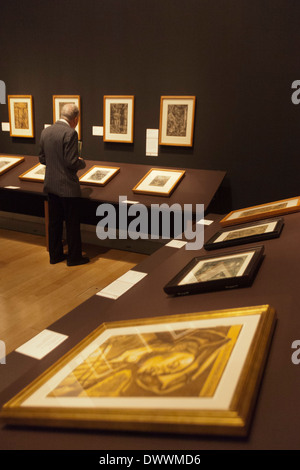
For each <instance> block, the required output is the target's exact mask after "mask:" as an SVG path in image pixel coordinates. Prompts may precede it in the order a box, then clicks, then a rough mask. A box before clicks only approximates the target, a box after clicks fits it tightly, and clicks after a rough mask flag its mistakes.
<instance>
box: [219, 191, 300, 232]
mask: <svg viewBox="0 0 300 470" xmlns="http://www.w3.org/2000/svg"><path fill="white" fill-rule="evenodd" d="M298 211H300V196H298V197H293V198H288V199H282V200H280V201H275V202H269V203H267V204H260V205H258V206H252V207H247V208H245V209H239V210H235V211H231V212H229V214H227V215H226V216H225V217H224V218H223V219H222V220H221V221H220V224H221V225H222V226H223V227H227V226H229V225H236V224H242V223H247V222H253V221H255V220H261V219H266V218H268V217H277V216H280V215H284V214H289V213H292V212H298Z"/></svg>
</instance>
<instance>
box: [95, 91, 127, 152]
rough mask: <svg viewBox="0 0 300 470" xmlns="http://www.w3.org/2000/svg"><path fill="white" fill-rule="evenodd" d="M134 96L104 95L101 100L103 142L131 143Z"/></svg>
mask: <svg viewBox="0 0 300 470" xmlns="http://www.w3.org/2000/svg"><path fill="white" fill-rule="evenodd" d="M133 129H134V96H132V95H127V96H126V95H105V96H104V98H103V141H104V142H123V143H132V142H133Z"/></svg>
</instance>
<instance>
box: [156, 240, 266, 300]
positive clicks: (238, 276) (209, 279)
mask: <svg viewBox="0 0 300 470" xmlns="http://www.w3.org/2000/svg"><path fill="white" fill-rule="evenodd" d="M263 253H264V247H263V246H256V247H252V248H245V249H244V250H242V249H238V250H235V251H232V252H230V253H229V252H228V253H225V254H220V255H208V256H202V257H195V258H193V259H192V260H191V261H190V262H189V263H188V264H187V265H186V266H185V267H184V268H183V269H182V270H181V271H180V272H179V273H178V274H177V275H176V276H175V277H174V278H173V279H171V281H170V282H168V283H167V284H166V285H165V286H164V291H165V292H166V293H167V294H168V295H188V294H199V293H201V292H209V291H216V290H222V289H232V288H237V287H248V286H250V285H251V284H252V283H253V280H254V278H255V276H256V273H257V271H258V269H259V267H260V264H261V262H262V260H263Z"/></svg>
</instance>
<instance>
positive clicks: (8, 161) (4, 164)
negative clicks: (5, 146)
mask: <svg viewBox="0 0 300 470" xmlns="http://www.w3.org/2000/svg"><path fill="white" fill-rule="evenodd" d="M24 160H25V158H24V157H17V156H16V157H14V156H11V155H0V176H1V175H3V174H4V173H6V172H7V171H9V170H10V169H11V168H14V167H15V166H17V165H19V164H20V163H22V162H23V161H24Z"/></svg>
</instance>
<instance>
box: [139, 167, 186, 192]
mask: <svg viewBox="0 0 300 470" xmlns="http://www.w3.org/2000/svg"><path fill="white" fill-rule="evenodd" d="M184 175H185V171H184V170H167V169H163V168H152V169H151V170H149V171H148V172H147V173H146V175H145V176H144V177H143V178H142V179H141V180H140V181H139V182H138V183H137V184H136V185H135V186H134V188H133V189H132V191H133V192H134V193H138V194H151V195H154V196H170V195H171V194H172V192H173V191H174V190H175V188H176V187H177V186H178V184H179V183H180V181H181V180H182V178H183V177H184Z"/></svg>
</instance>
